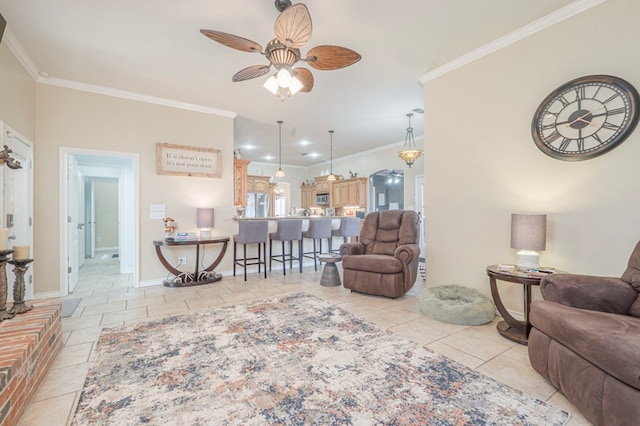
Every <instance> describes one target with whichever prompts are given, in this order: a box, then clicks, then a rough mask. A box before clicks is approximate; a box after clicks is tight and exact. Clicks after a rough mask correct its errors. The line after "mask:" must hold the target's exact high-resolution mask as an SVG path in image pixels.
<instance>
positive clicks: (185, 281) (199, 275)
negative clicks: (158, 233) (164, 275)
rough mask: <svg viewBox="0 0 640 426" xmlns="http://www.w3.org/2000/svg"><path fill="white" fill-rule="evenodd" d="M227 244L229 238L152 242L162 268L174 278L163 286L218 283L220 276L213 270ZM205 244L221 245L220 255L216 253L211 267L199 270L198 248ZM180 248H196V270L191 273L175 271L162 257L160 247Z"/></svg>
mask: <svg viewBox="0 0 640 426" xmlns="http://www.w3.org/2000/svg"><path fill="white" fill-rule="evenodd" d="M228 243H229V237H222V238H210V239H207V240H189V241H171V240H156V241H154V242H153V245H154V246H155V248H156V255H157V256H158V259H159V260H160V263H162V266H164V267H165V269H166V270H167V271H169V272H171V273H172V274H173V275H175V278H174V279H172V280H164V281H163V284H164V285H165V286H167V287H188V286H192V285H201V284H207V283H212V282H215V281H220V280H221V279H222V276H221V275H219V274H216V273H215V271H214V270H213V269H214V268H215V267H216V266H218V265H219V264H220V262H221V261H222V258H223V257H224V254H225V253H226V251H227V244H228ZM207 244H222V249H221V250H220V253H218V257H216V259H215V260H214V261H213V262H212V263H211V265H209V266H207V267H206V268H203V269H202V270H200V269H199V268H200V246H204V245H207ZM176 246H178V247H180V246H195V247H196V268H195V271H194V272H193V273H189V272H183V271H181V270H179V269H176V268H175V267H174V266H173V265H171V264H170V263H169V262H167V259H166V258H165V257H164V254H163V253H162V247H176Z"/></svg>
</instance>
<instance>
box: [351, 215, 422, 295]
mask: <svg viewBox="0 0 640 426" xmlns="http://www.w3.org/2000/svg"><path fill="white" fill-rule="evenodd" d="M418 222H419V219H418V214H417V213H416V212H414V211H412V210H387V211H381V212H374V213H369V214H368V215H367V216H366V217H365V218H364V222H363V224H362V229H361V230H360V241H359V242H357V243H345V244H342V245H341V246H340V254H341V255H342V268H343V272H344V273H343V275H344V277H343V284H344V287H345V288H348V289H351V290H352V291H357V292H360V293H367V294H374V295H379V296H387V297H393V298H396V297H400V296H402V295H404V294H405V293H406V292H407V291H409V290H410V289H411V287H413V284H414V283H415V282H416V276H417V274H418V257H419V256H420V248H419V247H418V244H417V243H418V234H419V227H418Z"/></svg>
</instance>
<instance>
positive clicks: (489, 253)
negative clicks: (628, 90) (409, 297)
mask: <svg viewBox="0 0 640 426" xmlns="http://www.w3.org/2000/svg"><path fill="white" fill-rule="evenodd" d="M639 21H640V2H638V1H635V0H609V1H607V2H605V3H603V4H602V5H599V6H596V7H595V8H593V9H590V10H589V11H587V12H584V13H582V14H580V15H578V16H575V17H573V18H571V19H568V20H566V21H564V22H562V23H560V24H556V25H554V26H553V27H550V28H548V29H546V30H544V31H542V32H540V33H537V34H535V35H534V36H531V37H529V38H527V39H525V40H523V41H520V42H518V43H516V44H513V45H511V46H510V47H508V48H505V49H503V50H501V51H499V52H496V53H493V54H491V55H489V56H487V57H485V58H482V59H480V60H478V61H476V62H473V63H471V64H469V65H467V66H465V67H463V68H461V69H458V70H456V71H453V72H451V73H449V74H446V75H444V76H442V77H440V78H437V79H435V80H433V81H431V82H428V83H427V84H426V85H425V87H424V94H425V141H426V142H425V163H424V170H425V185H426V190H425V197H426V209H427V210H426V226H427V231H426V232H427V246H426V257H427V271H428V273H427V285H444V284H459V285H465V286H470V287H474V288H476V289H479V290H481V291H483V292H484V293H486V294H489V283H488V278H487V276H486V273H485V268H486V266H487V265H490V264H496V263H513V262H515V251H514V250H512V249H510V247H509V244H510V240H509V238H510V237H509V233H510V214H511V213H519V212H533V213H546V214H547V215H548V235H547V249H546V251H544V252H542V255H541V263H542V264H544V265H549V266H555V267H557V268H561V269H563V270H566V271H570V272H576V273H587V274H600V275H611V276H620V275H621V274H622V272H623V271H624V269H625V266H626V262H627V259H628V257H629V254H630V252H631V250H632V249H633V247H634V245H635V243H636V242H637V241H638V239H640V221H639V220H638V219H640V198H639V197H638V194H639V193H640V167H638V158H640V130H636V131H635V132H634V133H633V134H632V135H631V137H630V138H629V139H628V140H627V141H625V142H624V143H623V144H622V145H620V146H619V147H618V148H616V149H615V150H613V151H611V152H609V153H607V154H605V155H603V156H600V157H598V158H595V159H591V160H587V161H583V162H564V161H559V160H556V159H553V158H551V157H549V156H547V155H545V154H543V153H542V152H541V151H540V150H538V148H537V147H536V146H535V145H534V143H533V140H532V137H531V131H530V128H531V120H532V117H533V113H534V111H535V110H536V108H537V107H538V105H539V104H540V102H541V101H542V99H543V98H544V97H545V96H547V94H549V93H550V92H551V91H553V90H554V89H555V88H556V87H558V86H560V85H562V84H563V83H565V82H567V81H569V80H572V79H574V78H577V77H580V76H584V75H589V74H600V73H602V74H611V75H616V76H619V77H622V78H624V79H626V80H628V81H630V82H631V83H632V84H634V85H635V86H636V87H637V88H640V56H639V55H637V49H638V47H637V43H638V40H640V27H639V26H638V22H639ZM506 291H507V293H508V294H507V297H508V298H510V300H511V303H510V306H509V307H510V308H511V309H514V310H518V309H519V310H520V311H522V289H521V288H519V286H517V285H512V286H511V288H509V289H507V290H506ZM510 296H511V297H510Z"/></svg>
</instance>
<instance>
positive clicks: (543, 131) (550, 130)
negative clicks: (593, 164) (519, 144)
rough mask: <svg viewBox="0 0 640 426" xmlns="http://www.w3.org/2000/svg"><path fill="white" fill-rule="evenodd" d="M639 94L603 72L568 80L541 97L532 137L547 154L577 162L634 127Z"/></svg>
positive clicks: (617, 140) (600, 151)
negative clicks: (543, 97)
mask: <svg viewBox="0 0 640 426" xmlns="http://www.w3.org/2000/svg"><path fill="white" fill-rule="evenodd" d="M639 104H640V96H639V95H638V91H637V90H636V89H635V88H634V87H633V86H632V85H631V84H630V83H628V82H627V81H625V80H623V79H621V78H618V77H613V76H609V75H590V76H586V77H581V78H577V79H575V80H571V81H569V82H568V83H565V84H563V85H562V86H560V87H558V88H557V89H556V90H554V91H553V92H551V93H550V94H549V96H547V97H546V98H545V99H544V100H543V101H542V103H541V104H540V106H539V107H538V109H537V110H536V112H535V114H534V116H533V121H532V123H531V133H532V135H533V140H534V142H535V143H536V145H537V146H538V148H540V150H541V151H542V152H544V153H545V154H547V155H550V156H551V157H553V158H557V159H560V160H566V161H579V160H586V159H589V158H593V157H596V156H598V155H601V154H604V153H605V152H607V151H610V150H612V149H613V148H615V147H616V146H618V145H619V144H620V143H621V142H623V141H624V140H625V139H626V138H627V137H628V136H629V135H630V134H631V133H632V132H633V130H634V129H635V127H636V125H637V124H638V118H639V117H640V111H639V109H638V108H639Z"/></svg>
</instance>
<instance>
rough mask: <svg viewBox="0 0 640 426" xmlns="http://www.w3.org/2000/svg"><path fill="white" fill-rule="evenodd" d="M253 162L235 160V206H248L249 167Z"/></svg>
mask: <svg viewBox="0 0 640 426" xmlns="http://www.w3.org/2000/svg"><path fill="white" fill-rule="evenodd" d="M250 162H251V161H249V160H240V159H237V158H234V159H233V205H234V206H236V207H237V206H242V207H245V206H246V205H247V166H248V165H249V163H250Z"/></svg>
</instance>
